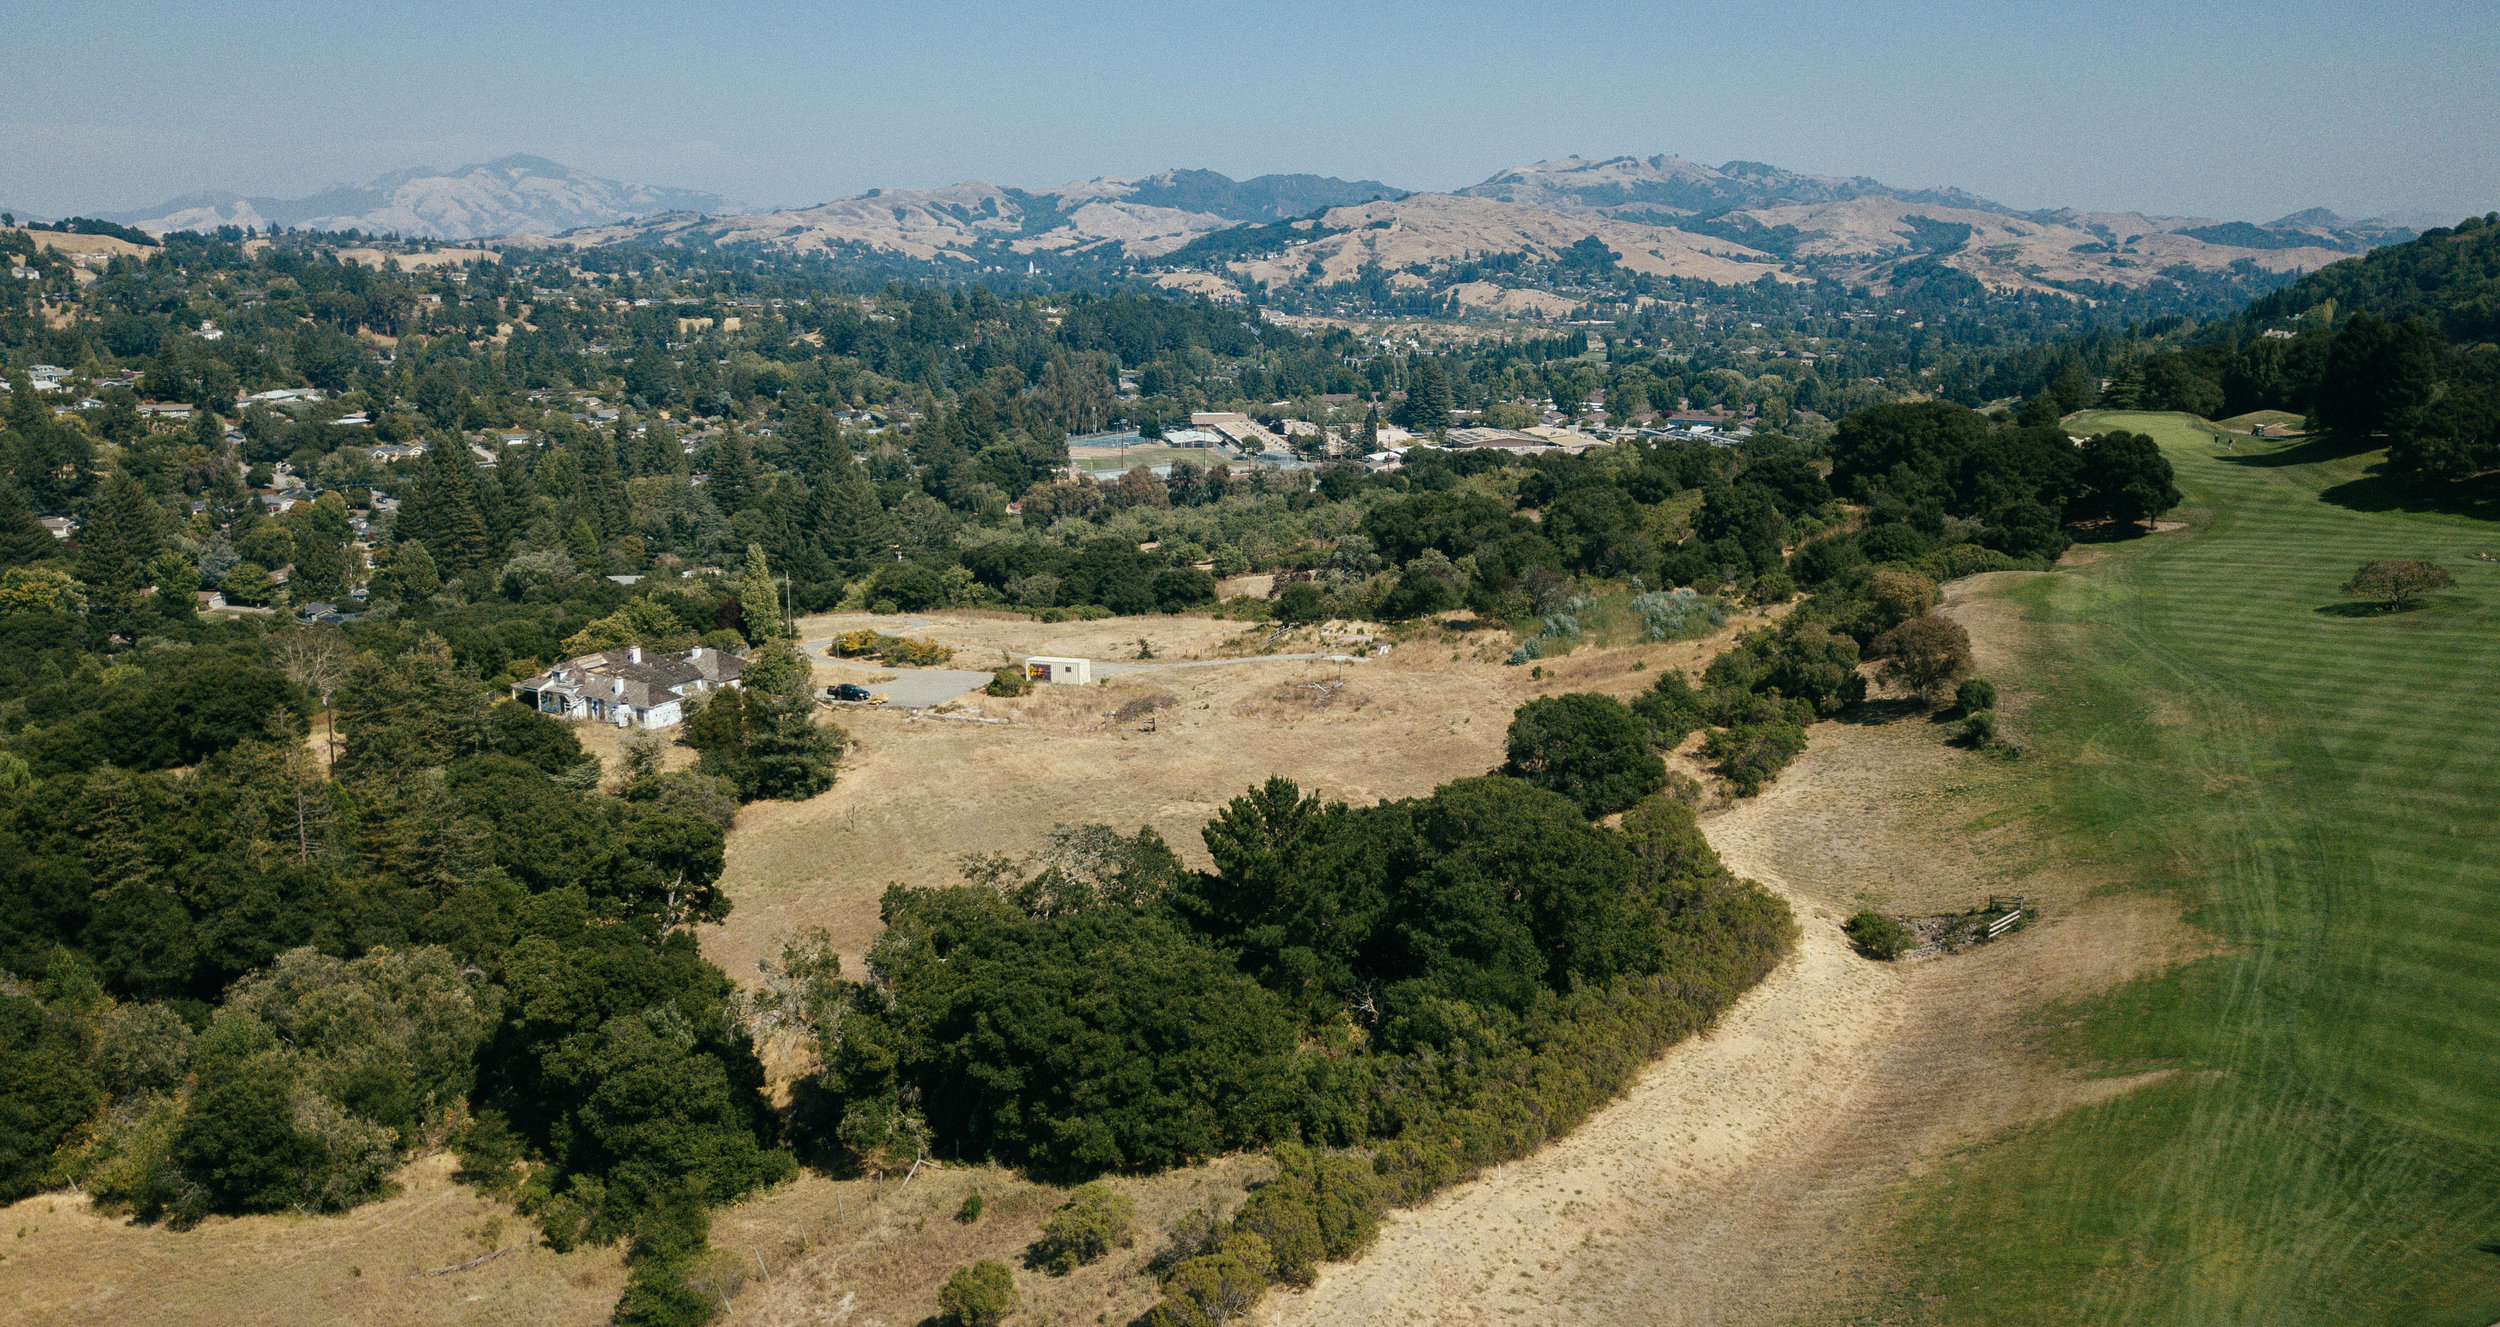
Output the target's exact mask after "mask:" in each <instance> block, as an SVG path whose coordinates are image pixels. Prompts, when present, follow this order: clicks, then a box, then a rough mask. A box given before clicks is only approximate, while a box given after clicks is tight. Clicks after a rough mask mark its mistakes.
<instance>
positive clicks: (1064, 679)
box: [1024, 654, 1094, 687]
mask: <svg viewBox="0 0 2500 1327" xmlns="http://www.w3.org/2000/svg"><path fill="white" fill-rule="evenodd" d="M1024 675H1025V676H1026V677H1028V678H1031V679H1032V680H1034V681H1036V682H1050V683H1055V684H1057V685H1060V686H1075V687H1081V686H1084V685H1085V684H1087V683H1089V682H1091V681H1093V680H1094V661H1093V660H1091V659H1052V658H1045V657H1043V656H1041V655H1038V654H1037V655H1032V656H1030V657H1028V658H1026V659H1025V661H1024Z"/></svg>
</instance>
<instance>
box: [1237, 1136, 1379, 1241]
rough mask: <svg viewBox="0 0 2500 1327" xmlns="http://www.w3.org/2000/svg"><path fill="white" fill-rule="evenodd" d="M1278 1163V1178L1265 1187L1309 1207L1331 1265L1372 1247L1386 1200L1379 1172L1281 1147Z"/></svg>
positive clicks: (1354, 1160)
mask: <svg viewBox="0 0 2500 1327" xmlns="http://www.w3.org/2000/svg"><path fill="white" fill-rule="evenodd" d="M1276 1163H1277V1172H1278V1173H1277V1176H1276V1180H1275V1182H1274V1183H1273V1184H1271V1185H1269V1186H1268V1187H1269V1188H1289V1189H1290V1191H1291V1192H1292V1193H1293V1195H1294V1196H1295V1197H1296V1198H1298V1199H1299V1200H1300V1201H1302V1202H1303V1203H1304V1204H1306V1205H1307V1206H1309V1207H1310V1209H1311V1214H1312V1216H1314V1217H1316V1218H1317V1219H1318V1221H1319V1240H1320V1252H1321V1254H1322V1255H1323V1256H1325V1257H1326V1258H1327V1259H1328V1260H1329V1261H1330V1262H1347V1261H1350V1260H1352V1259H1354V1258H1356V1257H1359V1256H1361V1254H1362V1252H1363V1250H1365V1249H1367V1248H1370V1247H1371V1242H1372V1240H1373V1238H1374V1237H1376V1236H1378V1235H1379V1233H1380V1212H1381V1209H1382V1208H1383V1207H1385V1206H1386V1205H1387V1202H1386V1199H1385V1195H1384V1194H1383V1192H1382V1186H1381V1183H1380V1174H1379V1172H1378V1171H1377V1170H1375V1169H1374V1168H1373V1167H1372V1164H1371V1163H1370V1162H1368V1161H1365V1160H1364V1159H1362V1158H1360V1157H1351V1156H1329V1155H1325V1154H1322V1153H1315V1152H1312V1151H1310V1150H1309V1149H1307V1148H1304V1147H1302V1146H1300V1145H1298V1144H1295V1143H1279V1144H1277V1145H1276ZM1262 1192H1264V1190H1262Z"/></svg>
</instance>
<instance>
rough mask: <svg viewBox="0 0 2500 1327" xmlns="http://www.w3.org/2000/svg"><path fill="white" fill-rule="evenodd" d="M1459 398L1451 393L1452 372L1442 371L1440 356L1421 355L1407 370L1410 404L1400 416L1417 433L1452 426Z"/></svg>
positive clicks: (1407, 394)
mask: <svg viewBox="0 0 2500 1327" xmlns="http://www.w3.org/2000/svg"><path fill="white" fill-rule="evenodd" d="M1455 404H1456V402H1455V400H1454V399H1453V398H1452V396H1451V394H1450V379H1449V375H1448V374H1446V373H1443V372H1442V371H1441V363H1440V361H1439V360H1436V359H1433V358H1431V357H1429V356H1418V357H1416V359H1415V361H1414V365H1413V367H1412V368H1411V369H1409V370H1408V372H1407V378H1406V404H1405V406H1404V408H1403V409H1402V410H1401V411H1400V413H1401V415H1402V416H1403V418H1401V419H1400V420H1399V422H1400V423H1402V424H1404V425H1405V426H1406V427H1407V428H1410V429H1413V430H1414V431H1415V432H1417V433H1432V432H1436V431H1438V430H1441V429H1445V428H1448V427H1449V426H1450V411H1451V409H1452V408H1453V407H1454V406H1455Z"/></svg>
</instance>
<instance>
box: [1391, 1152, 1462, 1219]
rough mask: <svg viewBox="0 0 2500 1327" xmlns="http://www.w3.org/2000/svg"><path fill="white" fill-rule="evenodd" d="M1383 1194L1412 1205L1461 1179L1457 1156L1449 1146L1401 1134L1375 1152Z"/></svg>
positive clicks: (1397, 1203)
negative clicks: (1444, 1146)
mask: <svg viewBox="0 0 2500 1327" xmlns="http://www.w3.org/2000/svg"><path fill="white" fill-rule="evenodd" d="M1372 1170H1373V1171H1375V1172H1376V1173H1378V1174H1379V1176H1380V1184H1381V1197H1382V1199H1383V1200H1385V1201H1387V1202H1388V1203H1389V1204H1390V1205H1391V1206H1395V1207H1412V1206H1414V1205H1415V1204H1417V1203H1420V1202H1422V1201H1423V1200H1425V1199H1426V1198H1429V1197H1431V1196H1432V1195H1433V1194H1434V1193H1436V1192H1438V1191H1440V1190H1441V1189H1443V1188H1445V1187H1447V1186H1448V1185H1451V1184H1454V1183H1456V1182H1457V1180H1458V1176H1459V1168H1458V1158H1456V1157H1454V1156H1451V1155H1450V1153H1449V1149H1447V1148H1441V1147H1434V1146H1431V1145H1429V1144H1426V1143H1419V1142H1416V1141H1415V1140H1414V1139H1411V1138H1400V1139H1398V1140H1397V1141H1395V1142H1392V1143H1388V1144H1386V1145H1384V1146H1382V1147H1381V1149H1380V1150H1379V1151H1377V1152H1375V1153H1373V1154H1372Z"/></svg>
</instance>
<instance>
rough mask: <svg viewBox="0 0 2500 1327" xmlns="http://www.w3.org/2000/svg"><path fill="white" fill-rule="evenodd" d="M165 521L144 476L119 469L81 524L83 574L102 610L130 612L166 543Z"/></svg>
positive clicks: (89, 592)
mask: <svg viewBox="0 0 2500 1327" xmlns="http://www.w3.org/2000/svg"><path fill="white" fill-rule="evenodd" d="M164 538H165V536H164V522H163V515H162V513H160V512H158V511H157V509H156V504H155V503H154V502H153V501H151V500H150V499H149V498H148V495H147V493H146V491H144V490H142V489H141V488H140V487H139V482H138V481H137V480H135V479H132V478H131V477H130V476H128V475H126V474H123V473H122V472H120V471H118V470H116V471H114V472H113V477H112V478H110V479H108V480H106V481H104V491H103V492H102V493H100V494H98V495H97V497H96V501H95V505H94V506H93V507H90V508H89V509H88V511H87V518H86V519H85V520H84V521H81V522H80V523H79V526H78V579H80V580H82V581H85V582H86V583H87V595H88V598H89V600H90V601H91V602H92V603H93V604H94V605H95V606H96V607H97V608H98V609H100V610H103V611H107V612H111V613H126V612H128V611H129V610H130V609H131V608H132V607H134V606H135V605H136V604H137V603H138V599H139V587H140V586H142V585H144V584H146V583H147V577H148V564H149V562H151V561H152V560H154V558H155V557H156V551H157V549H158V548H159V547H160V546H162V545H163V543H164Z"/></svg>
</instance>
